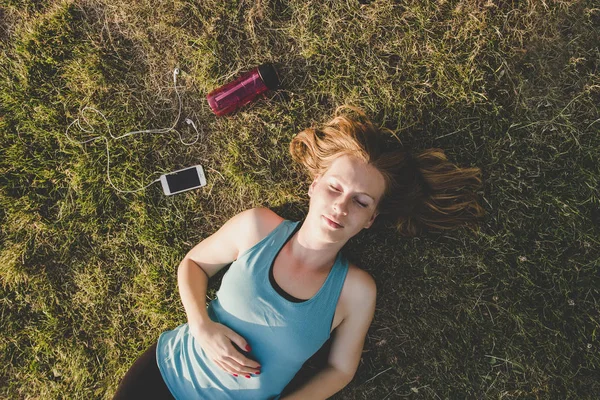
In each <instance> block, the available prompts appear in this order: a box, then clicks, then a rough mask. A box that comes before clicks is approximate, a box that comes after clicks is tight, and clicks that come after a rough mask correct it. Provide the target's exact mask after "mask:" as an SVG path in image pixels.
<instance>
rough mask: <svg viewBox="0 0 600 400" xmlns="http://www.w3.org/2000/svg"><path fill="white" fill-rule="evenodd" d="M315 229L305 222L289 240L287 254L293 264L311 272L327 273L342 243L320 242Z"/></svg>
mask: <svg viewBox="0 0 600 400" xmlns="http://www.w3.org/2000/svg"><path fill="white" fill-rule="evenodd" d="M316 229H317V228H313V227H311V226H310V223H309V221H308V220H305V221H304V223H303V224H302V226H301V227H300V229H299V230H298V232H296V233H295V234H294V236H293V237H292V238H291V239H290V241H289V242H288V243H289V248H288V254H289V256H290V257H291V258H292V260H294V263H297V265H301V266H302V267H304V268H307V269H309V270H311V271H313V272H319V271H320V270H321V271H325V270H326V271H329V270H330V269H331V267H332V266H333V263H334V262H335V259H336V257H337V255H338V253H339V251H340V250H341V249H342V247H344V244H346V243H345V242H343V243H337V242H336V243H327V242H324V241H322V240H320V238H319V237H317V236H316V235H315V234H314V232H315V231H316Z"/></svg>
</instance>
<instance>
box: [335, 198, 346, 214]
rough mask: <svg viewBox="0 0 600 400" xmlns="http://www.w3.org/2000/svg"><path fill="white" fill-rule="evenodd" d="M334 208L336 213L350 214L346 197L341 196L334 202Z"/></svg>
mask: <svg viewBox="0 0 600 400" xmlns="http://www.w3.org/2000/svg"><path fill="white" fill-rule="evenodd" d="M333 209H334V211H335V212H336V213H338V214H341V215H348V201H347V200H346V198H344V197H341V198H339V199H337V200H336V201H335V203H333Z"/></svg>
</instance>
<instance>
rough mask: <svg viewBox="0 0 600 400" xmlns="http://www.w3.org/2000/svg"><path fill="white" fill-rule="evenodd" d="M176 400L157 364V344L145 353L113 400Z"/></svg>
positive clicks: (134, 365)
mask: <svg viewBox="0 0 600 400" xmlns="http://www.w3.org/2000/svg"><path fill="white" fill-rule="evenodd" d="M132 399H144V400H175V398H174V397H173V395H171V392H170V391H169V388H168V387H167V384H166V383H165V381H164V380H163V378H162V375H161V374H160V371H159V369H158V364H156V343H154V344H153V345H152V346H151V347H150V348H149V349H148V350H146V351H145V352H144V354H142V355H141V356H140V357H139V358H138V359H137V360H135V362H134V363H133V365H132V366H131V368H129V371H127V373H126V374H125V376H124V377H123V380H122V381H121V383H119V387H118V388H117V392H116V393H115V397H113V400H132Z"/></svg>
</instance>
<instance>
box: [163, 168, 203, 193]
mask: <svg viewBox="0 0 600 400" xmlns="http://www.w3.org/2000/svg"><path fill="white" fill-rule="evenodd" d="M160 183H161V184H162V188H163V191H164V192H165V194H166V195H167V196H170V195H172V194H177V193H181V192H185V191H187V190H191V189H196V188H200V187H202V186H205V185H206V177H205V176H204V170H203V169H202V165H195V166H193V167H188V168H183V169H180V170H177V171H174V172H171V173H169V174H164V175H161V176H160Z"/></svg>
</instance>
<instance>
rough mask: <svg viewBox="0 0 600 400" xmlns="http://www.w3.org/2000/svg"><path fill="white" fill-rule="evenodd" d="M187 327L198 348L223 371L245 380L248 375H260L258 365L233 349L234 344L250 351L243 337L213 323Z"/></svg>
mask: <svg viewBox="0 0 600 400" xmlns="http://www.w3.org/2000/svg"><path fill="white" fill-rule="evenodd" d="M189 326H190V332H191V333H192V335H193V336H194V338H195V339H196V340H198V342H199V344H200V347H202V349H203V350H204V352H205V353H206V354H207V355H208V357H209V358H210V359H211V360H212V361H213V362H214V363H215V364H217V365H218V366H219V367H220V368H221V369H223V371H225V372H227V373H230V374H232V375H233V376H238V375H243V376H245V377H246V378H250V374H255V375H258V374H260V364H259V363H257V362H256V361H254V360H251V359H249V358H247V357H245V356H244V355H243V354H242V353H241V352H240V351H238V350H237V349H236V348H235V347H234V344H235V345H237V346H238V348H240V349H245V350H246V351H250V346H249V345H248V342H246V340H244V338H243V337H241V336H240V335H238V334H237V333H235V332H234V331H232V330H231V329H229V328H228V327H226V326H225V325H222V324H219V323H218V322H214V321H208V322H206V323H203V324H202V325H200V324H192V323H189Z"/></svg>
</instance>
